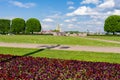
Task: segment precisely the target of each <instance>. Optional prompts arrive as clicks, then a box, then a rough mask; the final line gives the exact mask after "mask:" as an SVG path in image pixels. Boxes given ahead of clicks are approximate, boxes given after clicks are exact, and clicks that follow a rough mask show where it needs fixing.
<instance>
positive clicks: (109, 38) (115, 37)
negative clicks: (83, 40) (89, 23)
mask: <svg viewBox="0 0 120 80" xmlns="http://www.w3.org/2000/svg"><path fill="white" fill-rule="evenodd" d="M89 37H91V38H98V39H105V40H113V41H119V42H120V36H89Z"/></svg>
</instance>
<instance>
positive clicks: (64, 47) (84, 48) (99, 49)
mask: <svg viewBox="0 0 120 80" xmlns="http://www.w3.org/2000/svg"><path fill="white" fill-rule="evenodd" d="M0 46H1V47H17V48H38V49H40V48H45V49H47V48H48V49H55V50H69V51H92V52H111V53H120V47H96V46H72V45H58V44H57V45H52V44H27V43H4V42H0Z"/></svg>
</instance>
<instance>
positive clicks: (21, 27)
mask: <svg viewBox="0 0 120 80" xmlns="http://www.w3.org/2000/svg"><path fill="white" fill-rule="evenodd" d="M11 32H12V33H15V34H16V33H17V34H19V33H20V32H22V33H24V32H25V20H24V19H22V18H15V19H13V20H12V25H11Z"/></svg>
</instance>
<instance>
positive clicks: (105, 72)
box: [0, 54, 120, 80]
mask: <svg viewBox="0 0 120 80" xmlns="http://www.w3.org/2000/svg"><path fill="white" fill-rule="evenodd" d="M69 79H70V80H119V79H120V64H110V63H104V62H101V63H100V62H85V61H76V60H60V59H48V58H34V57H20V56H11V55H2V54H0V80H69Z"/></svg>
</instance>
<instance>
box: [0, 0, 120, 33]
mask: <svg viewBox="0 0 120 80" xmlns="http://www.w3.org/2000/svg"><path fill="white" fill-rule="evenodd" d="M119 3H120V0H0V18H6V19H13V18H16V17H20V18H23V19H25V20H27V19H29V18H31V17H34V18H37V19H39V20H40V22H41V24H42V28H43V30H53V29H56V27H57V25H58V24H59V25H60V26H61V28H62V30H63V31H72V30H74V31H81V32H86V31H87V30H89V31H91V32H103V31H104V30H103V28H104V20H105V19H106V18H107V17H108V16H110V15H113V14H114V15H120V5H119Z"/></svg>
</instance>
